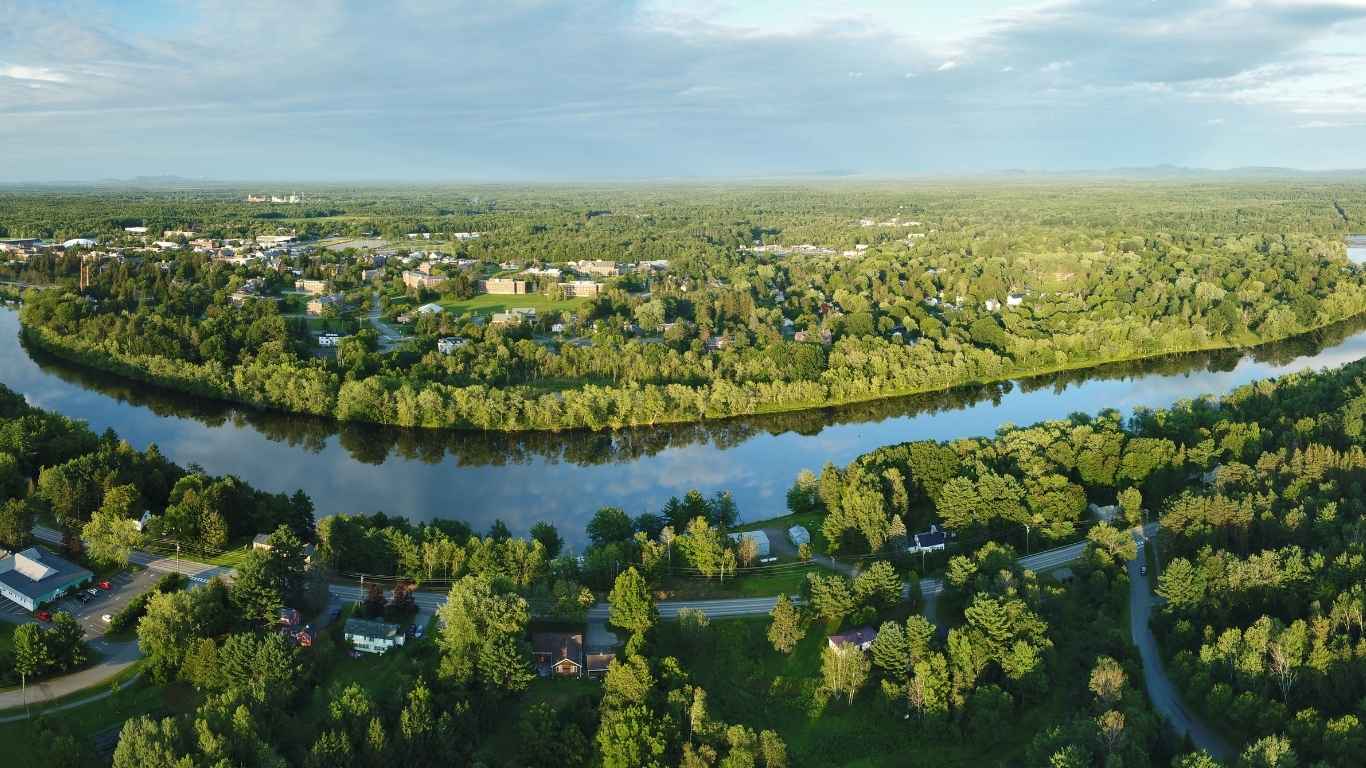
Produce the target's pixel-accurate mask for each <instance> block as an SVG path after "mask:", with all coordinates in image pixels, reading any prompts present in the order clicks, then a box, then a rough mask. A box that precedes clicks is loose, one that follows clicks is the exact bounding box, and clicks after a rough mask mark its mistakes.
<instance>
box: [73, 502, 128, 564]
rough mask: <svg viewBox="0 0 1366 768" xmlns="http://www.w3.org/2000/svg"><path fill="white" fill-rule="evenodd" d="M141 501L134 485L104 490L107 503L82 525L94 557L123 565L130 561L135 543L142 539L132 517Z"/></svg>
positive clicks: (89, 550) (82, 533) (83, 535)
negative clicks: (129, 557)
mask: <svg viewBox="0 0 1366 768" xmlns="http://www.w3.org/2000/svg"><path fill="white" fill-rule="evenodd" d="M138 505H139V497H138V491H137V488H136V487H135V486H132V485H120V486H116V487H114V488H110V489H109V490H108V491H106V492H105V495H104V504H103V505H102V506H101V507H100V508H99V509H97V510H95V512H94V514H92V515H91V516H90V521H89V522H87V523H86V524H85V526H84V527H83V528H82V529H81V538H83V539H85V543H86V550H87V551H88V552H89V553H90V557H91V558H92V559H94V560H95V561H96V562H98V563H103V564H105V565H110V566H117V567H120V568H122V567H124V566H126V565H128V556H129V555H130V554H132V552H133V547H136V546H137V545H138V542H139V541H141V540H142V536H141V534H139V533H138V530H137V528H136V527H135V523H134V521H133V519H132V517H131V515H132V514H133V513H134V512H135V511H136V510H137V508H138Z"/></svg>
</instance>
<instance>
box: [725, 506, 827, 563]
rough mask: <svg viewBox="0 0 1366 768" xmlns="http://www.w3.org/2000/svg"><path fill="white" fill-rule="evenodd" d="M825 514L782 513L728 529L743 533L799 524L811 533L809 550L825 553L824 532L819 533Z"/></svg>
mask: <svg viewBox="0 0 1366 768" xmlns="http://www.w3.org/2000/svg"><path fill="white" fill-rule="evenodd" d="M824 517H825V516H824V515H822V514H821V513H819V512H807V513H803V514H800V515H783V516H781V517H770V518H768V519H767V520H754V521H752V522H748V523H740V524H739V525H736V526H735V527H734V528H730V529H729V530H730V531H731V532H732V533H743V532H745V531H757V530H759V529H761V528H781V529H782V530H784V531H786V530H787V529H788V528H791V527H792V526H794V525H800V526H802V527H803V528H805V529H806V530H807V532H808V533H810V534H811V550H812V551H813V552H816V553H818V554H825V553H826V552H827V551H829V550H828V547H829V543H828V542H827V541H826V540H825V534H824V533H821V520H822V519H823V518H824Z"/></svg>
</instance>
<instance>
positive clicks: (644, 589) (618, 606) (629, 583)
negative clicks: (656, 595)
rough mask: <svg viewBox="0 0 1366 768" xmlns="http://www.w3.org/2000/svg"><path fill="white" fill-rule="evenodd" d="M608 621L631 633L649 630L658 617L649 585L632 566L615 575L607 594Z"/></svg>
mask: <svg viewBox="0 0 1366 768" xmlns="http://www.w3.org/2000/svg"><path fill="white" fill-rule="evenodd" d="M607 603H608V608H609V613H608V621H609V622H610V623H611V624H612V626H614V627H618V628H620V629H624V630H626V631H627V632H631V633H633V634H644V633H646V632H648V631H650V628H651V627H653V626H654V623H655V621H656V620H657V619H658V617H659V611H658V610H657V609H656V608H655V603H654V599H653V598H651V597H650V588H649V585H647V584H646V583H645V579H644V578H643V577H642V576H641V575H640V572H639V571H637V570H636V569H635V568H634V567H631V568H627V569H626V570H625V571H622V572H621V574H619V575H618V576H617V580H616V583H615V584H613V586H612V592H611V594H609V595H608V596H607Z"/></svg>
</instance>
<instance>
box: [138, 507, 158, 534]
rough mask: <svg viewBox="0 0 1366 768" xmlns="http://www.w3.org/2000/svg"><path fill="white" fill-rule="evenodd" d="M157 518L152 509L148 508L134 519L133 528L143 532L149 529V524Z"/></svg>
mask: <svg viewBox="0 0 1366 768" xmlns="http://www.w3.org/2000/svg"><path fill="white" fill-rule="evenodd" d="M155 519H156V515H154V514H152V512H151V510H146V511H144V512H143V513H142V517H139V518H138V519H136V520H134V521H133V529H134V530H136V531H138V532H139V533H141V532H142V531H145V530H147V524H148V523H150V522H152V521H153V520H155Z"/></svg>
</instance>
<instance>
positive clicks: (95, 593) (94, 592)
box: [85, 587, 100, 597]
mask: <svg viewBox="0 0 1366 768" xmlns="http://www.w3.org/2000/svg"><path fill="white" fill-rule="evenodd" d="M85 593H86V594H87V595H90V596H91V597H99V595H100V591H99V590H98V589H95V588H94V587H91V588H90V589H87V590H86V591H85Z"/></svg>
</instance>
